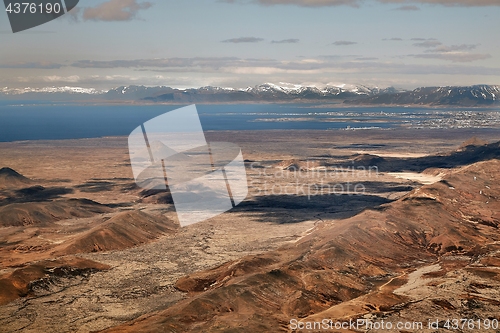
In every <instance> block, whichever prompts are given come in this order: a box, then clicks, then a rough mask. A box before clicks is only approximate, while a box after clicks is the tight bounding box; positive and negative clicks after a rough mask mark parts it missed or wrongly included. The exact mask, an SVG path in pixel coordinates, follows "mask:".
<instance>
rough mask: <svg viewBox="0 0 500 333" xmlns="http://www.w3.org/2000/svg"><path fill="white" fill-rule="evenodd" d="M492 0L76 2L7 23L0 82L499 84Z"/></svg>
mask: <svg viewBox="0 0 500 333" xmlns="http://www.w3.org/2000/svg"><path fill="white" fill-rule="evenodd" d="M499 17H500V0H183V1H179V0H158V1H155V0H149V1H143V0H81V1H80V3H79V4H78V6H77V7H76V8H75V9H73V10H72V11H71V12H69V13H67V14H65V15H63V16H62V17H60V18H58V19H55V20H53V21H50V22H48V23H46V24H43V25H40V26H38V27H35V28H32V29H29V30H25V31H23V32H18V33H12V31H11V28H10V25H9V21H8V17H7V14H6V13H0V39H1V45H2V46H1V48H0V88H1V87H8V88H23V87H34V88H42V87H51V86H72V87H85V88H96V89H104V90H105V89H110V88H114V87H118V86H122V85H125V86H126V85H146V86H155V85H165V86H170V87H177V88H189V87H201V86H206V85H212V86H221V87H233V88H244V87H247V86H255V85H257V84H262V83H266V82H269V83H275V84H279V83H281V82H286V83H291V84H301V85H316V86H324V85H336V86H341V85H343V84H347V85H367V86H371V87H374V86H377V87H389V86H393V87H396V88H403V89H413V88H416V87H420V86H445V85H454V86H457V85H472V84H500V62H499V60H500V42H499V39H498V31H500V20H499V19H498V18H499Z"/></svg>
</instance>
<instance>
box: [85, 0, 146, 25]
mask: <svg viewBox="0 0 500 333" xmlns="http://www.w3.org/2000/svg"><path fill="white" fill-rule="evenodd" d="M151 6H152V3H151V2H141V3H138V2H137V0H109V1H107V2H104V3H102V4H100V5H98V6H96V7H89V8H85V10H84V11H83V19H84V20H86V21H88V20H92V21H130V20H132V19H133V18H135V17H136V15H137V13H138V12H139V11H140V10H144V9H148V8H150V7H151Z"/></svg>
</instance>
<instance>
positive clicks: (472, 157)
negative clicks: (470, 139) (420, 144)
mask: <svg viewBox="0 0 500 333" xmlns="http://www.w3.org/2000/svg"><path fill="white" fill-rule="evenodd" d="M495 158H496V159H499V158H500V142H495V143H491V144H487V145H483V146H467V147H465V148H463V149H462V150H458V151H454V152H451V153H449V154H444V155H433V156H424V157H417V158H394V157H378V156H373V155H354V156H351V159H350V161H349V163H347V162H346V163H340V164H338V163H337V164H336V165H338V166H341V167H346V168H348V167H351V168H352V167H353V164H352V161H353V160H354V163H355V167H358V166H364V167H369V166H372V167H375V166H376V167H378V170H379V171H380V172H403V171H412V172H422V171H424V170H425V169H428V168H446V169H451V168H456V167H461V166H465V165H469V164H473V163H477V162H481V161H487V160H491V159H495Z"/></svg>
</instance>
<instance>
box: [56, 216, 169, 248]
mask: <svg viewBox="0 0 500 333" xmlns="http://www.w3.org/2000/svg"><path fill="white" fill-rule="evenodd" d="M177 227H178V226H177V224H175V223H174V222H173V221H172V220H170V219H167V218H165V217H163V218H159V217H155V216H151V215H148V214H146V213H143V212H140V211H130V212H123V213H119V214H117V215H115V216H114V217H112V218H111V219H109V220H108V221H106V222H103V223H102V224H100V225H99V226H97V227H95V228H93V229H91V230H89V231H88V232H85V233H84V234H82V235H80V236H78V237H77V238H75V239H72V240H70V241H68V242H66V243H63V244H62V245H61V246H60V247H59V249H58V250H57V252H58V253H59V254H75V253H87V252H98V251H110V250H119V249H125V248H129V247H132V246H136V245H139V244H144V243H148V242H150V241H152V240H154V239H157V238H158V237H160V236H161V235H164V234H167V233H173V232H175V230H176V229H177Z"/></svg>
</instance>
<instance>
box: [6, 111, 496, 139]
mask: <svg viewBox="0 0 500 333" xmlns="http://www.w3.org/2000/svg"><path fill="white" fill-rule="evenodd" d="M182 106H185V105H75V104H54V103H47V102H33V101H0V141H1V142H6V141H21V140H54V139H79V138H95V137H103V136H126V135H128V134H130V132H131V131H132V130H133V129H134V128H136V127H137V126H139V125H140V124H142V123H143V122H145V121H147V120H149V119H151V118H154V117H156V116H158V115H161V114H163V113H165V112H168V111H171V110H174V109H177V108H179V107H182ZM197 109H198V113H199V115H200V120H201V123H202V126H203V129H204V130H205V131H220V130H238V131H241V130H283V129H301V130H307V129H309V130H311V129H315V130H328V129H376V128H383V129H388V128H395V127H401V126H410V125H412V124H414V123H416V124H418V122H419V121H420V122H422V121H428V120H429V119H434V118H436V119H437V118H443V119H447V118H448V120H450V119H453V117H454V116H455V114H456V112H462V113H463V112H475V113H478V112H489V113H491V112H492V111H491V109H487V110H484V111H482V110H478V109H475V110H474V111H466V110H462V111H457V110H454V109H426V108H410V107H352V108H348V107H336V106H335V105H333V106H328V105H321V104H223V105H213V104H211V105H202V104H199V105H197ZM495 112H496V113H498V112H499V111H498V110H496V111H495Z"/></svg>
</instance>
